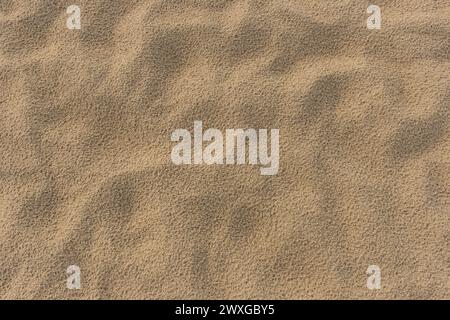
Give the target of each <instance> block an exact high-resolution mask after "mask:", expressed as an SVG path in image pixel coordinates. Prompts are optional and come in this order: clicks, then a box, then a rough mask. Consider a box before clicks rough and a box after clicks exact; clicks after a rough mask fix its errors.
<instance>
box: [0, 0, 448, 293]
mask: <svg viewBox="0 0 450 320" xmlns="http://www.w3.org/2000/svg"><path fill="white" fill-rule="evenodd" d="M370 3H374V4H377V5H379V6H380V7H381V9H382V17H383V22H382V29H381V30H379V31H377V30H368V29H367V27H366V19H367V17H368V14H367V13H366V9H367V6H368V5H369V4H370ZM71 4H77V5H79V6H80V8H81V22H82V28H81V30H68V29H67V27H66V18H67V14H66V8H67V7H68V6H69V5H71ZM449 80H450V2H449V0H420V1H418V0H398V1H394V0H392V1H388V0H385V1H383V0H374V1H372V2H367V1H360V0H340V1H337V0H336V1H335V0H333V1H332V0H327V1H325V0H296V1H294V0H247V1H245V0H241V1H238V0H237V1H227V0H141V1H137V0H123V1H117V0H115V1H111V0H95V1H91V0H76V1H75V0H74V1H68V0H64V1H58V0H39V1H37V0H33V1H24V0H17V1H14V0H0V106H1V112H0V197H1V198H0V298H2V299H11V298H20V299H23V298H32V299H47V298H56V299H68V298H69V299H79V298H87V299H97V298H103V299H115V298H125V299H131V298H138V299H144V298H145V299H152V298H153V299H172V298H181V299H194V298H196V299H221V298H226V299H229V298H242V299H247V298H248V299H253V298H266V299H282V298H290V299H302V298H304V299H312V298H326V299H336V298H358V299H362V298H368V299H380V298H394V299H398V298H407V299H414V298H424V299H449V298H450V254H449V249H450V218H449V217H450V120H449V116H450V81H449ZM194 120H201V121H203V122H204V124H205V126H207V127H212V128H219V129H221V130H224V129H226V128H246V127H251V128H278V129H280V171H279V173H278V175H275V176H262V175H260V174H259V169H258V168H256V167H252V166H206V165H201V166H175V165H174V164H172V162H171V160H170V152H171V148H172V147H173V145H174V143H173V142H171V141H170V134H171V132H172V131H173V130H175V129H177V128H188V129H191V128H192V125H193V121H194ZM371 264H376V265H379V266H380V268H381V270H382V289H381V290H373V291H371V290H368V289H367V287H366V279H367V275H366V269H367V267H368V266H369V265H371ZM69 265H78V266H80V268H81V272H82V275H81V281H82V288H81V290H69V289H67V288H66V279H67V277H68V275H67V274H66V268H67V267H68V266H69Z"/></svg>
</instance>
